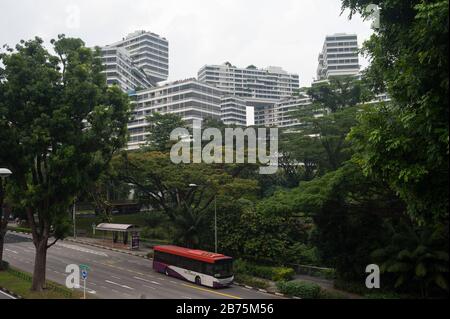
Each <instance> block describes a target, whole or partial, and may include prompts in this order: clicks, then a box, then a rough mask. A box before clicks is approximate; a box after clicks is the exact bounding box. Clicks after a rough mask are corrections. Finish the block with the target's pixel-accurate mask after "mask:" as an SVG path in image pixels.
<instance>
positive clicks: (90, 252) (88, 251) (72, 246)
mask: <svg viewBox="0 0 450 319" xmlns="http://www.w3.org/2000/svg"><path fill="white" fill-rule="evenodd" d="M59 246H62V247H65V248H69V249H73V250H76V251H79V252H83V253H89V254H93V255H98V256H104V257H108V255H107V254H105V253H103V252H99V251H95V250H92V249H87V248H84V247H80V246H76V245H69V244H59Z"/></svg>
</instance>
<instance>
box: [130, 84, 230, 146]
mask: <svg viewBox="0 0 450 319" xmlns="http://www.w3.org/2000/svg"><path fill="white" fill-rule="evenodd" d="M221 96H222V92H221V91H220V90H218V89H217V88H215V87H213V86H210V85H208V84H206V83H201V82H199V81H197V80H196V79H188V80H184V81H177V82H172V83H168V84H165V85H162V86H158V87H154V88H150V89H147V90H142V91H138V92H136V94H135V95H134V96H133V99H134V102H133V104H134V110H133V114H132V119H131V121H130V122H129V123H128V132H129V135H130V137H129V143H128V148H129V149H136V148H138V147H139V146H140V145H142V144H144V143H145V140H146V136H147V135H148V133H147V132H146V129H147V127H148V125H149V123H148V122H147V120H146V117H147V116H149V115H151V114H152V113H155V112H158V113H161V114H167V113H172V114H178V115H179V116H180V117H181V118H182V119H183V120H185V121H186V122H187V123H188V124H189V125H192V123H193V121H194V120H204V119H206V118H213V119H217V120H220V119H221Z"/></svg>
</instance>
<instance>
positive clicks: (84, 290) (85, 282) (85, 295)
mask: <svg viewBox="0 0 450 319" xmlns="http://www.w3.org/2000/svg"><path fill="white" fill-rule="evenodd" d="M83 281H84V293H83V294H84V299H86V279H84V280H83Z"/></svg>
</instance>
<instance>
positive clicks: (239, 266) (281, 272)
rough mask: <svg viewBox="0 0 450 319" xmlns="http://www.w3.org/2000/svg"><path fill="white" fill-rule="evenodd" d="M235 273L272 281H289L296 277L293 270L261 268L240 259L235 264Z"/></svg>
mask: <svg viewBox="0 0 450 319" xmlns="http://www.w3.org/2000/svg"><path fill="white" fill-rule="evenodd" d="M234 272H235V273H237V274H245V275H250V276H255V277H259V278H264V279H268V280H272V281H289V280H292V279H293V278H294V275H295V271H294V269H292V268H287V267H270V266H260V265H255V264H251V263H248V262H246V261H244V260H240V259H238V260H236V261H235V262H234Z"/></svg>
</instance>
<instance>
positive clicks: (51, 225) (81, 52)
mask: <svg viewBox="0 0 450 319" xmlns="http://www.w3.org/2000/svg"><path fill="white" fill-rule="evenodd" d="M52 44H53V49H54V51H55V52H56V55H52V54H51V53H49V52H48V51H47V49H46V48H45V47H44V45H43V41H42V40H41V39H39V38H36V39H34V40H30V41H21V43H20V44H18V45H17V46H16V47H15V50H14V49H9V50H8V51H7V53H4V54H1V55H0V58H1V62H2V63H3V65H4V68H3V69H1V70H0V72H1V73H0V75H1V78H2V79H3V80H2V81H1V82H0V95H1V96H0V119H1V122H0V125H2V127H1V129H0V131H2V135H4V134H6V135H7V138H8V140H7V141H6V143H9V144H11V145H13V147H10V148H7V146H8V145H9V144H7V145H1V146H2V147H1V152H0V158H1V159H2V162H4V163H7V164H8V166H9V167H11V168H12V170H13V171H14V175H13V177H12V181H13V184H14V187H13V190H14V192H13V195H12V196H13V198H14V205H16V206H21V207H24V208H26V210H27V214H28V222H29V224H30V227H31V230H32V235H33V243H34V245H35V247H36V259H35V269H34V276H33V289H34V290H42V289H43V287H44V283H45V264H46V263H45V262H46V252H47V249H48V248H49V247H51V246H52V245H53V244H54V243H55V242H56V241H57V240H58V239H60V238H62V237H63V236H64V235H65V233H66V231H67V228H68V226H69V224H68V223H67V220H66V219H67V216H68V214H67V210H68V208H69V206H70V204H71V202H72V201H73V198H74V196H75V195H76V194H77V193H78V192H79V191H80V190H81V189H82V188H83V186H84V185H85V183H88V182H89V181H92V180H95V179H96V178H97V177H98V176H99V174H100V173H101V172H102V171H103V170H104V169H105V167H106V165H107V163H108V162H109V159H110V158H111V157H112V155H113V154H114V152H115V151H116V150H118V149H120V148H121V147H122V146H123V145H124V143H125V137H126V123H127V121H128V107H129V105H128V99H127V97H126V95H124V94H123V93H122V92H121V91H120V90H119V88H117V87H113V88H108V87H107V86H106V81H105V76H104V74H102V73H101V71H102V69H103V67H102V64H101V60H100V59H99V52H97V51H93V50H91V49H90V48H87V47H85V45H84V43H83V41H81V40H80V39H73V38H66V37H64V36H63V35H61V36H59V37H58V40H56V41H52ZM0 143H4V142H0ZM52 237H53V241H52V243H50V244H49V243H48V241H49V239H50V238H52Z"/></svg>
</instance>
